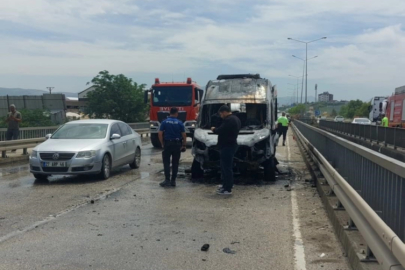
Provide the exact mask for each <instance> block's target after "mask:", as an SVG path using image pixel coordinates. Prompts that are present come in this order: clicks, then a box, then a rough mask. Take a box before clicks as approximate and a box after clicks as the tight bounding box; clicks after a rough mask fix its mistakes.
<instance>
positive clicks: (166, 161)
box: [162, 141, 181, 182]
mask: <svg viewBox="0 0 405 270" xmlns="http://www.w3.org/2000/svg"><path fill="white" fill-rule="evenodd" d="M180 155H181V141H165V144H164V149H163V152H162V157H163V165H164V168H165V179H166V180H168V181H170V180H171V181H172V182H174V181H176V178H177V172H178V171H179V162H180ZM170 158H172V178H171V179H170Z"/></svg>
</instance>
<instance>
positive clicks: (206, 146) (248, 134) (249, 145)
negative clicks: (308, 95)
mask: <svg viewBox="0 0 405 270" xmlns="http://www.w3.org/2000/svg"><path fill="white" fill-rule="evenodd" d="M200 105H201V107H200V111H199V115H198V121H197V128H196V130H195V132H194V139H193V148H192V154H193V156H194V160H193V164H192V167H191V174H192V178H201V177H203V175H204V171H206V170H210V171H212V170H219V169H220V156H219V153H220V152H219V149H218V147H217V143H218V135H216V134H214V133H213V132H212V131H211V127H219V126H220V125H221V123H222V118H221V117H220V116H219V113H218V109H219V108H220V107H221V106H222V105H228V106H229V107H230V108H231V111H232V113H233V114H234V115H236V116H237V117H238V118H239V119H240V121H241V124H242V127H241V130H240V132H239V135H238V140H237V142H238V146H239V147H238V150H237V152H236V154H235V157H234V171H238V172H240V173H246V172H248V171H257V170H261V169H262V170H263V171H264V180H265V181H275V164H274V163H275V156H274V153H275V145H274V144H275V142H274V141H275V140H274V136H275V133H276V132H275V124H276V117H277V91H276V87H275V86H272V84H271V82H270V81H269V80H267V79H265V78H261V77H260V75H259V74H237V75H220V76H218V78H217V79H216V80H211V81H209V82H208V84H207V87H206V91H205V93H204V97H203V99H202V101H201V104H200Z"/></svg>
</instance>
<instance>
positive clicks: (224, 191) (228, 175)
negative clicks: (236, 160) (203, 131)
mask: <svg viewBox="0 0 405 270" xmlns="http://www.w3.org/2000/svg"><path fill="white" fill-rule="evenodd" d="M218 112H219V115H220V116H221V118H222V119H223V121H222V125H221V126H220V127H217V128H216V127H212V128H211V130H212V132H214V133H215V134H218V147H219V149H220V156H221V178H222V182H223V185H222V187H221V188H219V189H218V190H217V193H218V194H220V195H231V194H232V188H233V157H234V155H235V153H236V150H237V149H238V143H237V138H238V135H239V130H240V128H241V123H240V120H239V118H238V117H236V116H235V115H232V113H231V109H230V108H229V107H228V106H226V105H223V106H221V108H219V111H218Z"/></svg>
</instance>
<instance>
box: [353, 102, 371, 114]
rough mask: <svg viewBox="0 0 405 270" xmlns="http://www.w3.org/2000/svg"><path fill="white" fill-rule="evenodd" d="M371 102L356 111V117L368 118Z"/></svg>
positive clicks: (365, 103)
mask: <svg viewBox="0 0 405 270" xmlns="http://www.w3.org/2000/svg"><path fill="white" fill-rule="evenodd" d="M370 104H371V103H370V102H364V103H363V104H362V105H361V107H360V108H358V109H357V110H356V113H355V115H356V116H363V117H368V116H369V106H370Z"/></svg>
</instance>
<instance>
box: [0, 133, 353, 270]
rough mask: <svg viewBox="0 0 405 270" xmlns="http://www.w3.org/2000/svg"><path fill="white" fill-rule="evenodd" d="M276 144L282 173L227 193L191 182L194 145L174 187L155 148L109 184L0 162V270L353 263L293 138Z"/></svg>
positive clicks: (290, 266)
mask: <svg viewBox="0 0 405 270" xmlns="http://www.w3.org/2000/svg"><path fill="white" fill-rule="evenodd" d="M277 151H278V153H277V157H278V159H279V161H280V163H281V164H280V165H279V167H280V169H282V170H283V171H284V172H287V174H285V175H281V176H280V177H279V180H278V181H277V182H276V183H275V184H271V185H264V184H263V183H261V182H260V181H259V182H258V181H257V176H256V175H254V176H250V177H239V178H238V180H239V181H240V182H241V184H240V185H237V186H236V187H235V189H234V194H233V195H232V196H230V197H221V196H218V195H216V194H215V189H216V184H215V183H214V182H215V181H212V179H211V178H210V179H207V181H205V182H204V181H203V182H198V183H192V182H191V181H190V179H189V176H188V175H187V174H185V173H184V169H185V168H188V167H189V166H190V163H191V160H192V158H191V154H190V150H188V151H187V152H186V154H184V155H183V156H182V161H181V168H180V170H181V172H182V173H181V175H180V178H179V179H178V186H177V187H176V188H169V189H163V188H160V187H159V186H158V183H159V182H160V181H162V180H163V175H162V162H161V153H160V151H159V150H156V149H153V148H152V147H151V145H144V146H143V149H142V162H141V167H140V169H138V170H130V168H129V166H126V167H123V168H121V169H120V170H117V171H115V172H114V174H113V176H112V177H111V178H110V179H108V180H106V181H100V180H97V179H96V178H90V177H52V178H51V179H50V182H49V183H43V182H37V181H35V179H34V178H33V177H32V176H31V175H30V174H29V172H28V166H27V165H21V166H13V167H3V168H0V177H1V178H0V179H1V180H0V258H1V259H0V269H162V270H163V269H280V270H282V269H288V270H290V269H291V270H293V269H296V270H305V269H311V270H312V269H342V270H343V269H350V268H349V267H348V264H347V261H346V258H345V257H344V255H343V253H342V251H341V248H340V244H339V243H338V242H337V240H336V237H335V235H334V233H333V231H332V226H331V225H330V223H329V221H328V219H327V217H326V214H325V212H324V210H323V207H322V204H321V202H320V199H319V197H318V195H317V193H316V190H315V189H314V188H312V187H311V183H310V182H306V181H305V179H308V177H309V176H308V175H307V174H306V169H305V165H304V163H303V161H302V158H301V155H300V154H299V151H298V148H297V146H296V143H295V141H294V140H293V137H292V136H291V135H290V136H289V140H288V143H287V147H281V146H280V147H278V148H277ZM248 183H249V184H248ZM286 185H289V186H288V187H286ZM92 201H93V202H94V203H92ZM204 244H209V245H210V248H209V250H208V251H206V252H204V251H201V247H202V246H203V245H204ZM226 248H228V249H229V250H231V251H232V253H233V252H234V254H230V253H226V252H224V249H226Z"/></svg>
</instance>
